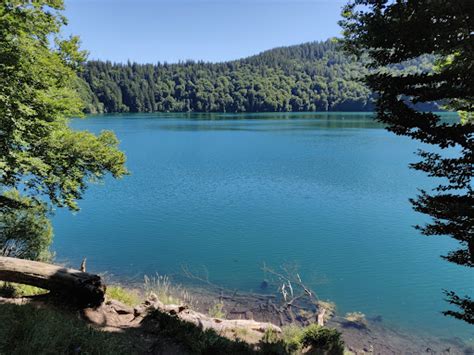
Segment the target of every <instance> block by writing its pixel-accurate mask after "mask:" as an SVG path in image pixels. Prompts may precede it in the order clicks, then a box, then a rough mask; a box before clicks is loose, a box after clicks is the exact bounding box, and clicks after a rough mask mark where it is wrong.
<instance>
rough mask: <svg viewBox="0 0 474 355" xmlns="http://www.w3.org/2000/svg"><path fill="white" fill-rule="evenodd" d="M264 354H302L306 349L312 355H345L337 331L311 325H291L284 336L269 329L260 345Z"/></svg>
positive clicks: (285, 328)
mask: <svg viewBox="0 0 474 355" xmlns="http://www.w3.org/2000/svg"><path fill="white" fill-rule="evenodd" d="M259 347H260V351H261V353H263V354H281V355H286V354H300V353H302V352H303V350H304V349H305V348H306V349H305V350H306V351H309V352H310V353H312V354H328V355H339V354H343V353H344V342H343V341H342V339H341V334H340V333H339V332H338V331H337V330H336V329H330V328H324V327H320V326H318V325H317V324H310V325H309V326H307V327H304V328H302V327H298V326H296V325H290V326H286V327H283V329H282V334H281V335H280V334H278V333H277V332H275V331H274V330H272V329H268V330H267V331H266V332H265V334H264V335H263V338H262V340H261V341H260V343H259Z"/></svg>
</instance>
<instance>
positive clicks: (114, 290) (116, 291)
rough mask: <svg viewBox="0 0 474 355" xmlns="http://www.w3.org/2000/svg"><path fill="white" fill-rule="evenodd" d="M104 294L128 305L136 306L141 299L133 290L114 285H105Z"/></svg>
mask: <svg viewBox="0 0 474 355" xmlns="http://www.w3.org/2000/svg"><path fill="white" fill-rule="evenodd" d="M106 295H107V297H108V298H112V299H114V300H117V301H120V302H122V303H124V304H126V305H129V306H136V305H137V304H139V303H140V301H141V300H140V297H138V295H137V294H136V293H135V292H133V291H131V290H127V289H124V288H123V287H121V286H116V285H112V286H107V291H106Z"/></svg>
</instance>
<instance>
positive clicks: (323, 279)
mask: <svg viewBox="0 0 474 355" xmlns="http://www.w3.org/2000/svg"><path fill="white" fill-rule="evenodd" d="M72 125H73V127H74V128H76V129H87V130H90V131H93V132H99V131H101V130H103V129H111V130H114V131H115V133H116V134H117V136H118V137H119V139H120V141H121V148H122V149H123V150H124V151H125V152H126V154H127V156H128V163H127V165H128V167H129V169H130V170H131V172H132V174H131V175H130V176H127V177H125V178H123V179H122V180H118V181H115V180H112V179H107V180H106V183H105V185H99V186H97V185H95V186H92V187H91V188H90V189H89V190H88V192H87V193H86V195H85V198H84V200H82V201H81V202H80V206H81V208H82V211H81V212H79V213H78V214H76V215H73V214H71V213H70V212H68V211H57V214H56V217H55V218H54V226H55V234H56V237H55V243H54V249H55V250H56V252H57V256H58V258H59V259H63V260H68V261H69V262H70V263H71V264H72V265H76V266H77V265H79V263H80V261H81V260H82V258H83V257H85V256H87V258H88V264H89V268H90V270H91V271H100V272H103V271H107V272H108V273H110V274H113V275H115V276H117V277H127V278H132V279H135V280H137V279H140V278H141V277H142V276H143V275H144V274H148V275H150V274H154V273H155V272H158V273H160V274H179V272H180V270H181V267H182V266H183V265H186V266H188V267H189V268H192V269H193V270H196V271H198V272H201V270H207V272H208V274H209V278H210V280H211V281H212V282H214V283H216V284H219V285H223V286H226V287H228V288H235V289H239V290H249V291H250V290H253V291H256V292H259V291H260V290H259V287H260V284H261V281H262V279H263V278H264V275H263V273H262V271H261V266H262V264H263V263H264V262H265V263H266V264H267V265H271V266H273V267H275V268H278V267H279V266H280V265H282V264H296V265H298V266H299V270H300V274H301V276H302V277H303V279H305V280H306V281H307V282H308V283H309V284H310V285H311V286H312V287H313V288H314V289H315V290H316V292H317V293H318V295H319V296H320V297H322V298H325V299H331V300H333V301H335V302H336V303H337V306H338V309H339V312H340V313H344V312H348V311H361V312H363V313H365V314H367V315H368V316H377V315H381V316H382V317H383V320H384V321H385V322H387V323H392V324H396V325H398V326H402V327H405V328H410V329H418V330H425V331H429V332H431V333H435V334H441V335H443V336H445V337H451V336H462V337H464V338H470V337H472V333H473V332H472V330H471V329H470V327H468V326H467V325H464V324H463V323H462V322H460V321H456V320H452V319H449V318H446V317H444V316H442V315H441V311H442V310H445V309H446V308H447V307H448V305H447V304H446V303H445V302H444V301H443V295H442V289H443V288H446V289H453V290H457V291H460V293H461V294H464V293H472V292H473V289H472V285H473V281H474V279H473V276H472V275H473V274H472V271H471V270H467V269H464V268H462V267H459V266H455V265H453V264H450V263H447V262H445V261H443V260H442V259H441V258H440V257H439V255H441V254H444V253H445V252H447V251H448V250H450V248H452V247H453V246H454V243H453V242H452V241H451V240H450V239H449V238H445V237H437V238H436V237H435V238H428V237H423V236H420V235H419V233H418V232H417V231H416V230H414V229H413V228H412V226H413V225H415V224H417V223H423V222H424V221H426V218H425V217H424V216H422V215H420V214H417V213H415V212H414V211H413V210H412V209H411V206H410V204H409V202H408V198H409V197H413V196H415V195H416V193H417V187H425V188H429V187H430V186H432V184H433V182H432V181H430V179H428V178H426V177H425V176H424V175H423V174H421V173H418V172H415V171H413V170H410V169H408V164H409V163H410V162H414V161H416V160H417V157H416V156H415V155H414V154H413V152H414V151H416V150H417V149H418V148H420V147H421V145H420V144H419V143H416V142H413V141H411V140H409V139H407V138H403V137H397V136H395V135H393V134H391V133H388V132H387V131H385V130H384V129H383V127H382V126H380V125H379V124H377V123H374V121H373V120H372V116H371V115H369V114H347V113H344V114H290V115H288V114H286V115H285V114H281V115H280V114H264V115H248V116H245V115H212V116H207V115H196V116H189V115H179V114H173V115H170V114H168V115H167V114H160V115H115V116H96V117H90V118H88V119H86V120H74V122H73V123H72Z"/></svg>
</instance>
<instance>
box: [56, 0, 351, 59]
mask: <svg viewBox="0 0 474 355" xmlns="http://www.w3.org/2000/svg"><path fill="white" fill-rule="evenodd" d="M65 3H66V13H65V14H66V16H67V17H68V19H69V25H68V26H67V28H66V30H65V33H66V34H69V33H74V34H77V35H79V36H80V37H81V39H82V47H83V48H84V49H87V50H89V52H90V56H89V58H90V59H109V60H111V61H115V62H126V61H127V60H131V61H136V62H140V63H156V62H158V61H160V62H164V61H167V62H177V61H179V60H186V59H194V60H205V61H213V62H216V61H224V60H230V59H238V58H242V57H245V56H248V55H252V54H256V53H259V52H261V51H263V50H265V49H270V48H273V47H278V46H284V45H291V44H298V43H302V42H308V41H314V40H324V39H327V38H329V37H333V36H338V35H340V31H341V30H340V28H339V26H338V25H337V21H338V20H339V17H340V16H339V13H340V8H341V6H342V5H343V4H344V3H345V1H342V0H341V1H339V0H66V1H65Z"/></svg>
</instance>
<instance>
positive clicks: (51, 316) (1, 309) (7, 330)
mask: <svg viewBox="0 0 474 355" xmlns="http://www.w3.org/2000/svg"><path fill="white" fill-rule="evenodd" d="M130 344H131V341H130V339H128V338H127V337H126V336H125V335H121V334H117V333H105V332H101V331H98V330H94V329H93V328H91V327H90V326H88V325H87V324H86V323H85V322H83V321H81V320H79V319H78V318H77V317H76V316H75V315H71V314H66V313H63V312H61V311H57V310H52V309H46V308H37V307H34V306H30V305H24V306H17V305H9V304H2V305H0V354H11V355H15V354H38V355H41V354H76V353H77V354H79V353H81V354H103V355H104V354H110V355H112V354H134V353H138V352H137V351H136V350H135V349H134V348H133V347H132V346H131V345H130Z"/></svg>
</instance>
